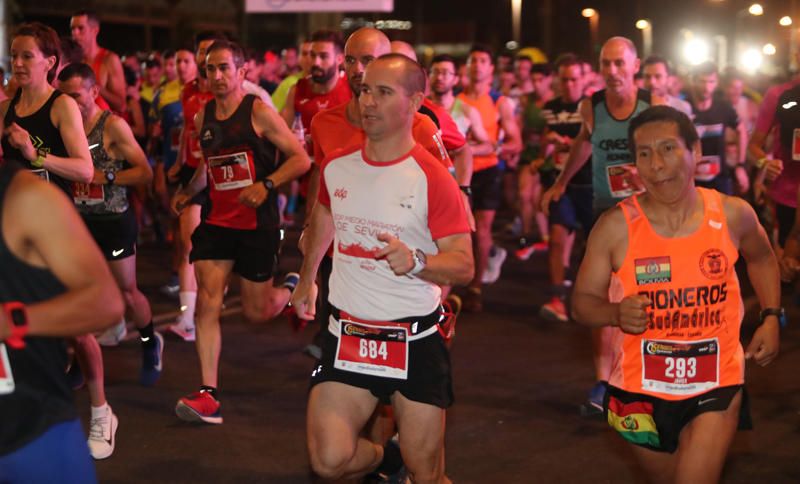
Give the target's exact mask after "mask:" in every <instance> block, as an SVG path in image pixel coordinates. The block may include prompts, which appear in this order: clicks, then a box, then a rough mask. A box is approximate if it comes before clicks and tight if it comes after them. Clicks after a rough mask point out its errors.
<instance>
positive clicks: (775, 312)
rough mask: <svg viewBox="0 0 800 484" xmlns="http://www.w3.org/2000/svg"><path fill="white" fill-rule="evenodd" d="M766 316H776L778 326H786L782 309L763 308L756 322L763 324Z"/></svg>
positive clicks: (784, 313)
mask: <svg viewBox="0 0 800 484" xmlns="http://www.w3.org/2000/svg"><path fill="white" fill-rule="evenodd" d="M768 316H777V317H778V323H779V324H780V326H781V328H783V327H785V326H786V311H784V309H783V308H764V309H762V310H761V312H760V313H759V314H758V320H759V323H760V324H763V323H764V320H765V319H766V318H767V317H768Z"/></svg>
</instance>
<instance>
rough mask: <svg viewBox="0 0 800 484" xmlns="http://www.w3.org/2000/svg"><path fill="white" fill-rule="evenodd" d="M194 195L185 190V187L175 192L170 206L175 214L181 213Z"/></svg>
mask: <svg viewBox="0 0 800 484" xmlns="http://www.w3.org/2000/svg"><path fill="white" fill-rule="evenodd" d="M191 199H192V197H191V196H190V195H189V194H188V193H186V192H185V191H184V189H180V190H178V191H177V192H175V195H173V196H172V200H171V202H170V207H171V208H172V212H173V213H175V215H180V214H181V212H183V209H184V208H186V206H187V205H189V200H191Z"/></svg>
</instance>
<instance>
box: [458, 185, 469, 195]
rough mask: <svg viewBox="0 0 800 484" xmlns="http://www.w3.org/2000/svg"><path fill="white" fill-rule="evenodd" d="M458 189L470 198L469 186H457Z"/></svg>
mask: <svg viewBox="0 0 800 484" xmlns="http://www.w3.org/2000/svg"><path fill="white" fill-rule="evenodd" d="M458 189H459V190H461V191H462V192H464V195H466V196H468V197H470V198H472V187H471V186H469V185H459V186H458Z"/></svg>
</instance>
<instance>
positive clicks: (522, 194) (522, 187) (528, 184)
mask: <svg viewBox="0 0 800 484" xmlns="http://www.w3.org/2000/svg"><path fill="white" fill-rule="evenodd" d="M518 173H519V177H518V178H517V181H518V185H517V195H518V196H519V216H520V219H521V220H522V235H523V236H528V235H530V234H531V233H532V230H533V214H534V206H533V195H534V184H535V182H536V180H535V178H538V174H535V173H534V172H533V171H532V169H531V165H524V166H521V167H520V168H519V172H518ZM540 191H541V190H540Z"/></svg>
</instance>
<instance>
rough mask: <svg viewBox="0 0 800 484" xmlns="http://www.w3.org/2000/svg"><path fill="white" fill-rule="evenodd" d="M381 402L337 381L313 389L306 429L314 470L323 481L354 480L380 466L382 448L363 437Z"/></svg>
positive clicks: (358, 389) (367, 392)
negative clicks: (367, 424) (365, 427)
mask: <svg viewBox="0 0 800 484" xmlns="http://www.w3.org/2000/svg"><path fill="white" fill-rule="evenodd" d="M377 403H378V399H377V398H375V396H374V395H372V393H370V392H369V390H364V389H362V388H356V387H352V386H349V385H345V384H343V383H338V382H323V383H319V384H317V385H315V386H314V387H313V388H312V389H311V393H310V395H309V399H308V413H307V416H306V418H307V422H308V423H307V425H308V428H307V430H306V432H307V437H308V453H309V456H310V458H311V468H312V469H313V470H314V472H315V473H317V474H318V475H319V476H320V477H322V478H324V479H330V480H336V479H342V478H344V479H355V478H358V477H361V476H364V475H366V474H367V473H368V472H370V471H371V470H372V469H374V468H375V467H377V466H378V464H380V462H381V459H382V458H383V446H382V445H378V444H375V443H373V442H370V441H369V440H368V439H366V438H363V437H360V436H359V434H360V432H361V429H362V428H363V427H364V425H366V423H367V421H368V420H369V418H370V416H371V415H372V413H373V411H374V410H375V406H376V405H377Z"/></svg>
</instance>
